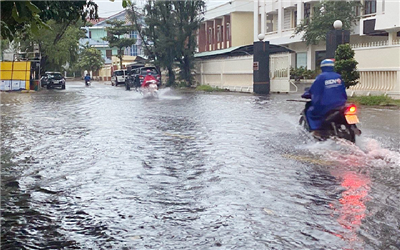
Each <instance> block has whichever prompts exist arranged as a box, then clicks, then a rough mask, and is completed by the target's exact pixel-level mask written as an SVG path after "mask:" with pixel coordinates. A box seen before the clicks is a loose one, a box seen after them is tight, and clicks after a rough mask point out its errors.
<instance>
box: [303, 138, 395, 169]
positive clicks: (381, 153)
mask: <svg viewBox="0 0 400 250" xmlns="http://www.w3.org/2000/svg"><path fill="white" fill-rule="evenodd" d="M300 147H301V148H303V149H306V150H308V151H309V152H310V153H311V154H313V155H315V156H317V157H320V158H322V159H324V160H326V161H332V162H335V163H338V164H344V165H346V166H375V167H384V166H387V165H393V166H399V165H400V152H396V151H392V150H389V149H386V148H384V147H383V146H382V143H380V142H379V141H377V140H375V139H372V138H368V137H362V136H361V137H358V138H357V142H356V144H353V143H351V142H348V141H346V140H344V139H329V140H326V141H322V142H315V140H313V141H312V143H308V144H306V145H302V146H300Z"/></svg>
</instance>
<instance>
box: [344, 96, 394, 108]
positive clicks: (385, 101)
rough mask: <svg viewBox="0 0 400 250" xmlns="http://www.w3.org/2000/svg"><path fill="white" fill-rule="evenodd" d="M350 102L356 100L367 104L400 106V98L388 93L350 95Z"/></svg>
mask: <svg viewBox="0 0 400 250" xmlns="http://www.w3.org/2000/svg"><path fill="white" fill-rule="evenodd" d="M348 101H349V102H354V103H357V104H361V105H366V106H398V107H400V100H395V99H393V98H391V97H389V96H386V95H379V96H353V97H349V99H348Z"/></svg>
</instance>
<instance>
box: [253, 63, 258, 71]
mask: <svg viewBox="0 0 400 250" xmlns="http://www.w3.org/2000/svg"><path fill="white" fill-rule="evenodd" d="M253 70H258V62H253Z"/></svg>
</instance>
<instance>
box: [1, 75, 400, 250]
mask: <svg viewBox="0 0 400 250" xmlns="http://www.w3.org/2000/svg"><path fill="white" fill-rule="evenodd" d="M299 98H300V95H286V94H281V95H277V94H274V95H270V96H256V95H252V94H243V93H201V92H183V91H176V90H170V89H161V90H160V97H159V99H143V98H142V97H141V95H140V94H139V93H137V92H135V91H125V88H124V86H119V87H112V86H110V85H104V84H103V83H93V85H92V86H91V87H90V88H85V87H84V83H82V82H67V88H66V90H46V89H44V90H42V91H40V92H37V93H26V94H23V93H1V134H2V139H1V148H2V152H1V249H354V250H363V249H385V250H386V249H400V182H399V180H400V133H399V129H400V111H399V110H398V109H397V110H395V109H376V108H360V109H359V118H360V121H361V124H360V126H359V128H360V129H361V130H362V131H363V134H362V135H361V136H360V137H358V138H357V142H356V145H354V144H351V143H347V142H344V141H334V140H328V141H326V142H316V141H315V140H313V139H311V138H310V137H309V136H308V135H307V134H305V133H304V132H303V130H302V129H301V128H300V127H299V126H298V119H299V113H300V111H301V110H302V109H303V105H304V104H303V103H298V102H288V101H286V100H287V99H299Z"/></svg>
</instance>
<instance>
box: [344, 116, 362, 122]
mask: <svg viewBox="0 0 400 250" xmlns="http://www.w3.org/2000/svg"><path fill="white" fill-rule="evenodd" d="M345 117H346V121H347V123H348V124H356V123H359V122H360V121H359V120H358V117H357V115H345Z"/></svg>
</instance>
